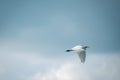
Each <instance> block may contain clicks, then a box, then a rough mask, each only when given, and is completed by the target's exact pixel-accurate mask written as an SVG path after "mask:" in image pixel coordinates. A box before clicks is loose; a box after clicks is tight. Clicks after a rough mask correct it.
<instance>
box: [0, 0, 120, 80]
mask: <svg viewBox="0 0 120 80" xmlns="http://www.w3.org/2000/svg"><path fill="white" fill-rule="evenodd" d="M119 3H120V1H119V0H84V1H83V0H21V1H19V0H11V1H10V0H6V1H5V0H0V11H1V13H0V44H1V46H0V55H1V61H0V76H2V77H1V80H16V79H17V80H28V79H29V80H39V79H40V80H54V79H53V78H55V80H73V79H74V78H75V76H73V77H69V76H71V74H70V75H69V74H67V73H68V71H70V72H74V73H75V74H77V72H76V71H73V69H74V68H76V66H81V64H78V63H79V60H77V59H76V57H77V56H76V57H75V56H74V55H73V54H66V53H65V50H66V49H69V48H71V47H73V46H75V45H78V44H80V45H89V46H90V47H91V48H90V49H88V50H87V53H88V56H90V58H88V60H89V61H90V60H98V59H101V58H102V59H103V60H106V57H104V56H110V57H109V59H108V60H109V61H114V60H115V61H116V62H117V61H118V60H119V59H118V58H119V57H117V56H119V53H120V46H119V41H120V37H119V34H120V31H119V30H120V28H119V26H120V23H119V20H120V5H119ZM99 55H101V56H100V57H99ZM94 56H96V57H97V58H98V59H97V58H94ZM116 57H117V59H115V58H116ZM61 58H62V59H61ZM92 58H93V59H92ZM71 59H73V60H71ZM69 60H70V61H71V63H70V62H69ZM57 61H58V62H59V63H57ZM89 61H88V64H87V63H86V64H85V65H87V66H92V65H91V64H90V62H89ZM98 61H99V60H98ZM109 61H106V62H105V63H104V64H102V62H100V64H96V62H97V61H93V62H92V64H94V65H96V66H94V68H95V69H97V67H98V65H100V66H101V67H100V68H102V67H104V66H105V67H104V69H105V70H103V71H107V68H108V65H107V64H109ZM50 64H52V65H51V66H50V67H48V65H50ZM68 65H71V66H72V67H70V68H69V67H68ZM114 65H115V66H113V65H109V66H111V67H112V66H113V67H112V68H113V73H114V71H115V70H114V69H116V70H117V69H118V67H117V66H120V65H119V64H117V63H114ZM30 66H31V67H30ZM60 66H61V67H60ZM106 66H107V67H106ZM66 67H68V68H69V69H68V71H66ZM64 68H65V69H64ZM77 68H78V67H77ZM82 69H83V71H82V72H83V74H84V75H83V76H81V77H78V76H77V79H78V80H79V79H82V78H83V79H84V78H85V77H84V76H85V75H86V73H87V74H89V72H90V71H89V70H88V69H89V67H85V68H82V67H81V68H80V70H82ZM102 69H103V68H102ZM51 70H53V71H55V72H51ZM86 70H88V71H86ZM37 71H38V72H37ZM62 71H63V72H62ZM85 71H86V73H84V72H85ZM61 72H62V73H66V75H67V76H68V77H69V78H67V79H66V77H63V76H62V75H61ZM98 73H99V72H98ZM100 73H101V74H102V72H100ZM47 74H51V76H52V78H51V77H50V78H49V76H47ZM80 74H82V73H80ZM92 74H93V75H94V73H92ZM116 74H119V72H116ZM14 75H16V76H14ZM56 75H57V76H56ZM72 75H74V74H72ZM93 75H90V76H88V78H90V79H86V78H85V79H84V80H96V78H97V77H101V78H102V79H103V80H104V76H103V75H101V76H99V75H96V78H95V77H94V78H93V77H91V76H93ZM6 76H7V77H6ZM36 76H37V78H36ZM44 77H45V79H44ZM105 77H106V79H105V80H108V79H109V78H110V76H108V73H106V76H105ZM114 77H116V76H114V74H113V79H114ZM23 78H24V79H23ZM77 79H76V80H77ZM113 79H111V80H113ZM118 79H119V76H117V78H116V79H115V80H118ZM97 80H98V79H97ZM109 80H110V79H109Z"/></svg>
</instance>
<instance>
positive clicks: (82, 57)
mask: <svg viewBox="0 0 120 80" xmlns="http://www.w3.org/2000/svg"><path fill="white" fill-rule="evenodd" d="M78 55H79V58H80V60H81V62H82V63H84V62H85V59H86V52H85V51H81V52H78Z"/></svg>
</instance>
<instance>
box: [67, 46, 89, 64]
mask: <svg viewBox="0 0 120 80" xmlns="http://www.w3.org/2000/svg"><path fill="white" fill-rule="evenodd" d="M86 48H89V46H80V45H77V46H75V47H73V48H71V49H69V50H66V52H71V51H73V52H76V53H77V54H78V56H79V58H80V60H81V62H82V63H84V62H85V59H86Z"/></svg>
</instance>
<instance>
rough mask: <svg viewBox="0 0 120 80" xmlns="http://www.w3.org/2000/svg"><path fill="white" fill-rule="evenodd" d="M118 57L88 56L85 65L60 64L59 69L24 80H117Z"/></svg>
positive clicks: (75, 62)
mask: <svg viewBox="0 0 120 80" xmlns="http://www.w3.org/2000/svg"><path fill="white" fill-rule="evenodd" d="M119 57H120V55H118V54H115V55H114V54H113V55H104V54H102V55H99V54H98V55H94V54H92V55H91V56H88V58H87V61H86V63H85V64H81V63H80V62H79V61H74V62H68V61H66V63H63V64H61V66H60V67H59V68H56V67H54V68H52V69H51V70H49V71H48V72H47V73H44V74H42V73H40V72H38V73H36V74H34V75H33V76H29V77H27V78H26V80H101V79H102V80H119V79H120V77H119V74H120V70H119V67H120V64H119V61H120V59H119Z"/></svg>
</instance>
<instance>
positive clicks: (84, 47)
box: [82, 46, 90, 49]
mask: <svg viewBox="0 0 120 80" xmlns="http://www.w3.org/2000/svg"><path fill="white" fill-rule="evenodd" d="M82 48H83V49H86V48H90V47H89V46H82Z"/></svg>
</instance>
